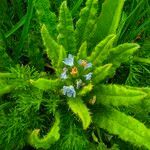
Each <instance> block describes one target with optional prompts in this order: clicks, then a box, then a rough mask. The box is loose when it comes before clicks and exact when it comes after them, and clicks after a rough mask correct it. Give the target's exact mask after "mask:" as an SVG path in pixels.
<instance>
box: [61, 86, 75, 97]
mask: <svg viewBox="0 0 150 150" xmlns="http://www.w3.org/2000/svg"><path fill="white" fill-rule="evenodd" d="M62 90H63V94H64V95H67V96H68V97H76V91H75V89H74V87H73V86H72V85H70V86H63V89H62Z"/></svg>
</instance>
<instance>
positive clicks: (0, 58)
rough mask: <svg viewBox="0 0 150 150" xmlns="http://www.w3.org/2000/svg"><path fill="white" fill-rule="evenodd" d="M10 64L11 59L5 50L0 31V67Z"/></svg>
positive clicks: (11, 62)
mask: <svg viewBox="0 0 150 150" xmlns="http://www.w3.org/2000/svg"><path fill="white" fill-rule="evenodd" d="M12 65H13V61H12V59H11V58H10V57H9V55H8V54H7V52H6V45H5V42H4V35H3V34H2V33H1V32H0V68H7V67H10V66H12Z"/></svg>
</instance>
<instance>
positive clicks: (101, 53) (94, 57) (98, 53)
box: [89, 34, 116, 65]
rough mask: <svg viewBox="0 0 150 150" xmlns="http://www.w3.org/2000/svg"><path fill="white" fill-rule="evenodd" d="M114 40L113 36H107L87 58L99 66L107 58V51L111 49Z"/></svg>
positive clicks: (114, 36)
mask: <svg viewBox="0 0 150 150" xmlns="http://www.w3.org/2000/svg"><path fill="white" fill-rule="evenodd" d="M115 38H116V35H115V34H112V35H109V36H107V37H106V38H105V39H103V40H102V41H101V42H100V43H99V44H98V45H97V46H96V47H95V48H94V50H93V51H92V54H91V56H90V58H89V59H90V61H92V62H93V64H95V65H97V64H101V63H102V62H103V61H104V60H105V59H106V58H107V57H108V54H109V49H110V48H112V45H113V42H114V40H115Z"/></svg>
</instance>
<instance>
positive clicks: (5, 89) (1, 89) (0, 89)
mask: <svg viewBox="0 0 150 150" xmlns="http://www.w3.org/2000/svg"><path fill="white" fill-rule="evenodd" d="M0 82H1V81H0ZM0 84H1V83H0ZM13 88H14V87H13V86H11V85H3V86H1V85H0V96H2V95H4V94H7V93H9V92H11V91H12V90H13Z"/></svg>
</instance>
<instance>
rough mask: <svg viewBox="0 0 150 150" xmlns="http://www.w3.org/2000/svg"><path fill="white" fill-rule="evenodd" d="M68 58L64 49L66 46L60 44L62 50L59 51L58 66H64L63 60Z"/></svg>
mask: <svg viewBox="0 0 150 150" xmlns="http://www.w3.org/2000/svg"><path fill="white" fill-rule="evenodd" d="M65 58H66V51H65V49H64V47H63V46H62V45H61V46H60V52H59V56H58V65H57V68H56V70H57V69H58V68H61V67H62V66H63V63H62V62H63V60H64V59H65Z"/></svg>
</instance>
